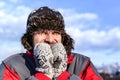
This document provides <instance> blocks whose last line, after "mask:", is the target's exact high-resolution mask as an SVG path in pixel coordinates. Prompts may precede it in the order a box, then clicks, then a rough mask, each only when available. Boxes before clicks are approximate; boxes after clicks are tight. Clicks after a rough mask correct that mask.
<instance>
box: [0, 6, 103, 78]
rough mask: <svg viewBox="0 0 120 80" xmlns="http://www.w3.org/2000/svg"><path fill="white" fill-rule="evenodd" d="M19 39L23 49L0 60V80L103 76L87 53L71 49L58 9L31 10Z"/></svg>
mask: <svg viewBox="0 0 120 80" xmlns="http://www.w3.org/2000/svg"><path fill="white" fill-rule="evenodd" d="M21 43H22V44H23V46H24V48H25V49H27V52H26V53H20V54H15V55H12V56H10V57H8V58H7V59H5V60H4V61H3V62H2V64H1V66H0V80H103V79H102V78H101V77H100V75H99V74H98V72H97V71H96V69H95V67H94V66H93V64H92V63H91V61H90V59H89V58H88V57H86V56H83V55H80V54H77V53H72V52H71V50H72V49H73V48H74V47H73V39H72V38H71V37H70V36H69V35H68V34H67V33H66V31H65V24H64V20H63V17H62V15H61V14H60V12H58V11H55V10H53V9H50V8H48V7H41V8H39V9H37V10H34V11H33V12H31V13H30V15H29V16H28V20H27V29H26V33H25V34H24V35H23V36H22V38H21Z"/></svg>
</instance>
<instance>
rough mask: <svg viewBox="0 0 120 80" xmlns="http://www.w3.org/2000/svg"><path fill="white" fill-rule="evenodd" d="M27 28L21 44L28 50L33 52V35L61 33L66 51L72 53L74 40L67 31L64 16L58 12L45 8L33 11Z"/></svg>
mask: <svg viewBox="0 0 120 80" xmlns="http://www.w3.org/2000/svg"><path fill="white" fill-rule="evenodd" d="M26 28H27V29H26V33H25V34H24V35H23V36H22V38H21V43H22V44H23V46H24V48H26V49H27V50H33V33H34V32H36V31H41V30H56V31H59V32H60V33H61V35H62V43H63V45H64V46H65V49H66V51H67V52H70V51H71V49H73V39H72V38H71V37H70V36H69V35H68V34H67V33H66V31H65V24H64V19H63V16H62V15H61V13H60V12H58V11H56V10H53V9H50V8H48V7H46V6H45V7H40V8H39V9H37V10H34V11H32V12H31V13H30V14H29V16H28V19H27V27H26Z"/></svg>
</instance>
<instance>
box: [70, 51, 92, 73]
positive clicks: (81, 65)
mask: <svg viewBox="0 0 120 80" xmlns="http://www.w3.org/2000/svg"><path fill="white" fill-rule="evenodd" d="M72 55H73V62H72V63H71V64H70V65H69V67H68V72H70V73H71V74H75V75H79V74H80V73H81V72H82V71H83V70H84V69H85V67H86V66H87V64H88V63H89V62H90V58H89V57H87V56H84V55H82V54H78V53H72Z"/></svg>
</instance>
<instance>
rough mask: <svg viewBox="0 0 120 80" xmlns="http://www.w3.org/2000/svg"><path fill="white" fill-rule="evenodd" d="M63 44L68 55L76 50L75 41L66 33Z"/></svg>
mask: <svg viewBox="0 0 120 80" xmlns="http://www.w3.org/2000/svg"><path fill="white" fill-rule="evenodd" d="M62 43H63V45H64V47H65V49H66V51H67V53H68V54H69V53H70V52H71V50H72V49H74V46H73V45H74V40H73V39H72V38H71V37H70V35H68V34H67V33H64V34H63V35H62Z"/></svg>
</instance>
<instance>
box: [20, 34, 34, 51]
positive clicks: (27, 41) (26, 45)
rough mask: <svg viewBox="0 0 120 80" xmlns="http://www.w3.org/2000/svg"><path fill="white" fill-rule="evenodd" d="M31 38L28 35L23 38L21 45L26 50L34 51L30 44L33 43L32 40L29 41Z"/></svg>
mask: <svg viewBox="0 0 120 80" xmlns="http://www.w3.org/2000/svg"><path fill="white" fill-rule="evenodd" d="M29 38H30V37H29V36H28V35H27V34H24V35H23V36H22V37H21V43H22V44H23V45H24V48H25V49H27V50H31V49H32V45H30V43H31V42H32V41H30V40H32V39H29Z"/></svg>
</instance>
